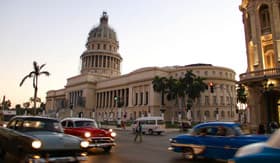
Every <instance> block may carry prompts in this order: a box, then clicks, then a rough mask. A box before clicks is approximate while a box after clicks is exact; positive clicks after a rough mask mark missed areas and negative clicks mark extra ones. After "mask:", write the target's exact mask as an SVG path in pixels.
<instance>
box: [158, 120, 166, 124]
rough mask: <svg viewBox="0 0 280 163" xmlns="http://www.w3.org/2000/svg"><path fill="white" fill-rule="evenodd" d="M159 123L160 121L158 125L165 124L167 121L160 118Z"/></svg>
mask: <svg viewBox="0 0 280 163" xmlns="http://www.w3.org/2000/svg"><path fill="white" fill-rule="evenodd" d="M157 123H158V125H163V124H164V123H165V122H164V120H158V121H157Z"/></svg>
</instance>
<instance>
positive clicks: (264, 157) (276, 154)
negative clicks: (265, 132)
mask: <svg viewBox="0 0 280 163" xmlns="http://www.w3.org/2000/svg"><path fill="white" fill-rule="evenodd" d="M247 162H253V163H265V162H267V163H279V162H280V129H278V130H276V131H275V132H274V133H273V134H272V135H271V136H270V138H269V140H267V141H266V142H260V143H253V144H249V145H246V146H244V147H241V148H239V149H238V151H237V152H236V154H235V156H234V158H232V159H230V160H229V161H228V163H247Z"/></svg>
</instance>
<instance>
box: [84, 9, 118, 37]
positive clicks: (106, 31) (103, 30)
mask: <svg viewBox="0 0 280 163" xmlns="http://www.w3.org/2000/svg"><path fill="white" fill-rule="evenodd" d="M95 39H110V40H114V41H116V42H117V36H116V32H115V31H114V30H113V29H112V28H111V27H110V26H109V25H108V15H107V13H106V12H103V15H102V17H101V18H100V24H99V26H97V27H94V28H93V29H92V30H91V31H90V32H89V36H88V42H90V41H91V40H95Z"/></svg>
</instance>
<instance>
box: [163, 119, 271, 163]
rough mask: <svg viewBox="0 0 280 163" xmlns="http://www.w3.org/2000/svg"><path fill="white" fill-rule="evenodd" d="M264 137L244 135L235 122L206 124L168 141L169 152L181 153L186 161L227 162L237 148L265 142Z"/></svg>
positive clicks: (265, 138)
mask: <svg viewBox="0 0 280 163" xmlns="http://www.w3.org/2000/svg"><path fill="white" fill-rule="evenodd" d="M267 139H268V136H266V135H245V134H243V132H242V131H241V129H240V124H239V123H235V122H208V123H200V124H198V125H196V126H194V127H193V128H192V129H191V131H190V133H188V134H181V135H178V136H176V137H174V138H171V139H170V147H169V148H168V149H169V150H171V151H174V152H178V153H182V154H183V156H184V157H185V158H187V159H194V158H196V157H203V158H211V159H219V160H227V159H229V158H232V157H233V156H234V154H235V152H236V151H237V149H238V148H240V147H242V146H244V145H247V144H251V143H255V142H262V141H266V140H267Z"/></svg>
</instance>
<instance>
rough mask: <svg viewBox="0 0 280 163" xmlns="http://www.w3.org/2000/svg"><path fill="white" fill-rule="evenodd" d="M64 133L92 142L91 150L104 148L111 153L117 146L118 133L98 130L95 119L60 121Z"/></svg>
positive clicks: (66, 119)
mask: <svg viewBox="0 0 280 163" xmlns="http://www.w3.org/2000/svg"><path fill="white" fill-rule="evenodd" d="M60 123H61V125H62V127H63V128H64V133H66V134H71V135H75V136H79V137H81V138H83V139H85V140H88V141H89V142H90V144H89V147H90V148H102V149H103V150H104V152H107V153H108V152H110V151H111V149H112V147H113V146H115V145H116V143H115V138H116V133H115V132H114V131H112V130H109V129H108V130H104V129H100V128H98V125H97V123H96V121H95V120H94V119H90V118H65V119H63V120H61V121H60Z"/></svg>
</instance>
